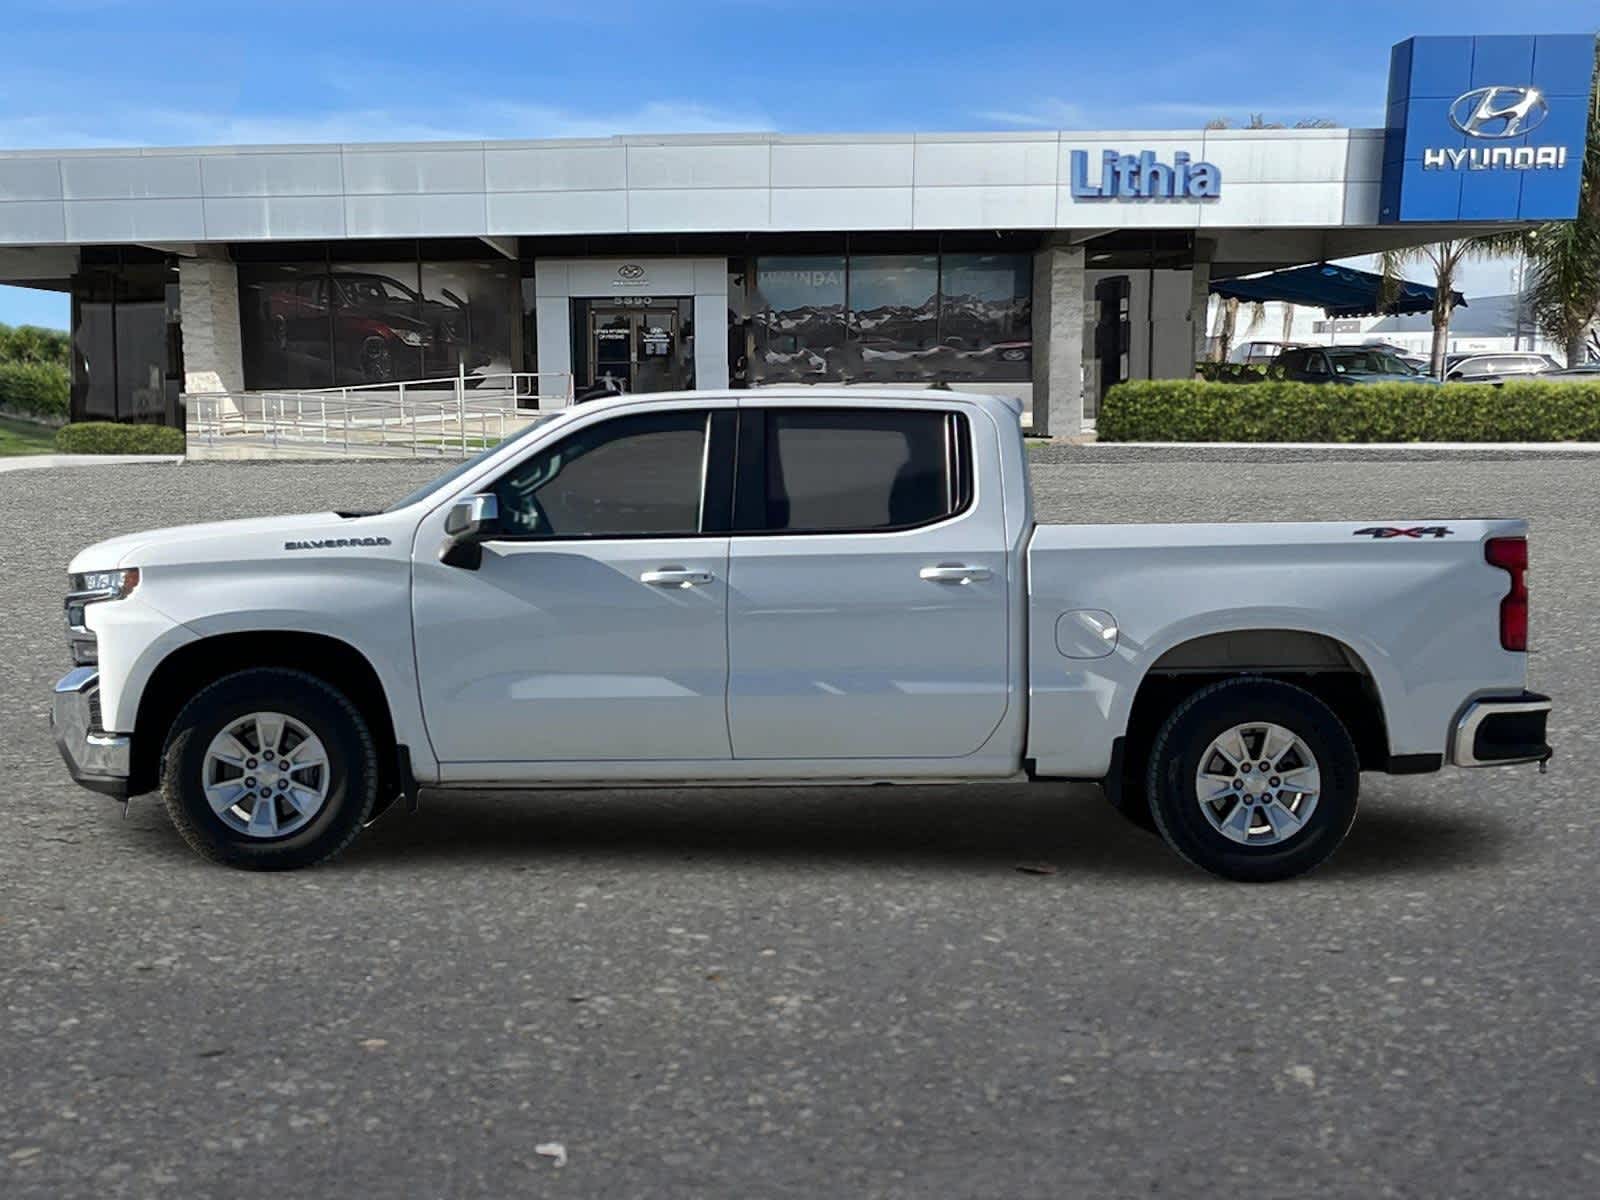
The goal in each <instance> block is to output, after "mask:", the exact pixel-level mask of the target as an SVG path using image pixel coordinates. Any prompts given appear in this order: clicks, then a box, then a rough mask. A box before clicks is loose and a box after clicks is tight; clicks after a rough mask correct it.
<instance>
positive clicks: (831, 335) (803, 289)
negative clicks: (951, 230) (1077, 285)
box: [748, 252, 1033, 384]
mask: <svg viewBox="0 0 1600 1200" xmlns="http://www.w3.org/2000/svg"><path fill="white" fill-rule="evenodd" d="M1032 267H1033V264H1032V259H1031V257H1030V256H1029V255H1028V254H1014V253H992V254H991V253H957V252H945V253H938V254H934V253H893V254H890V253H881V254H880V253H872V254H866V253H860V254H858V253H851V254H847V255H798V256H787V257H761V258H758V259H756V267H755V288H754V293H753V303H752V309H753V312H752V315H751V326H752V330H753V336H752V338H751V349H752V355H751V362H750V366H749V372H748V375H749V378H750V381H751V382H754V383H775V382H824V381H841V382H855V381H861V382H880V383H892V382H915V383H935V382H948V383H952V384H959V383H961V382H1008V381H1017V382H1022V381H1027V380H1028V379H1031V378H1032V357H1033V356H1032V312H1031V308H1032V305H1031V295H1032V287H1033V270H1032Z"/></svg>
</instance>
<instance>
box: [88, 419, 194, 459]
mask: <svg viewBox="0 0 1600 1200" xmlns="http://www.w3.org/2000/svg"><path fill="white" fill-rule="evenodd" d="M56 449H57V450H60V451H61V452H62V453H63V454H182V453H183V449H184V442H183V430H181V429H173V428H171V427H170V426H167V425H119V424H118V423H117V422H115V421H79V422H77V423H76V424H73V425H63V426H62V427H61V428H60V429H58V430H56Z"/></svg>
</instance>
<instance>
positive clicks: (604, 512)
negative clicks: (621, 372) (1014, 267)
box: [493, 410, 709, 538]
mask: <svg viewBox="0 0 1600 1200" xmlns="http://www.w3.org/2000/svg"><path fill="white" fill-rule="evenodd" d="M708 420H709V417H708V414H707V413H706V412H704V411H694V410H690V411H678V412H663V413H640V414H637V415H635V416H627V417H613V418H612V419H610V420H607V421H599V422H596V423H595V424H592V425H587V426H585V427H584V428H582V429H580V430H578V431H577V432H575V433H572V434H569V435H568V436H567V437H564V438H562V439H561V441H559V442H558V443H556V444H555V445H554V446H551V447H549V448H548V449H544V450H540V451H539V452H537V453H536V454H534V455H532V456H531V457H530V458H528V459H526V460H525V461H523V462H521V463H519V464H518V465H517V466H516V467H514V468H512V469H511V470H510V471H508V472H507V473H506V474H505V475H502V476H501V477H500V479H499V480H498V481H497V482H496V483H495V485H494V488H493V491H494V494H495V497H496V498H497V499H498V500H499V503H500V526H501V529H502V530H503V531H504V532H505V533H506V535H507V536H509V537H523V538H597V537H642V536H655V537H671V536H675V535H676V536H686V535H692V534H696V533H698V532H699V531H700V515H701V505H700V497H701V492H702V482H703V481H702V476H703V474H704V470H705V458H706V437H707V425H708Z"/></svg>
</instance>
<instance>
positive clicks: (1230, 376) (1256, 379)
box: [1194, 362, 1267, 383]
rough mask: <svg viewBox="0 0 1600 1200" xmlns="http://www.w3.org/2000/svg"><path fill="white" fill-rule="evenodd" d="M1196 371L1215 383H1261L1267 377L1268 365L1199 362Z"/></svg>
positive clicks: (1201, 376)
mask: <svg viewBox="0 0 1600 1200" xmlns="http://www.w3.org/2000/svg"><path fill="white" fill-rule="evenodd" d="M1194 369H1195V372H1196V374H1198V375H1199V376H1200V378H1201V379H1206V380H1210V381H1212V382H1214V383H1260V382H1261V381H1262V380H1263V379H1265V378H1266V377H1267V364H1266V363H1232V362H1197V363H1195V365H1194Z"/></svg>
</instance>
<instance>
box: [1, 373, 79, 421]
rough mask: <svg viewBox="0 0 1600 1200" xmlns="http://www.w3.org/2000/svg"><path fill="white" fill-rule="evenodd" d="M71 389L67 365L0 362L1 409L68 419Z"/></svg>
mask: <svg viewBox="0 0 1600 1200" xmlns="http://www.w3.org/2000/svg"><path fill="white" fill-rule="evenodd" d="M71 390H72V387H71V383H70V381H69V380H68V378H67V371H66V368H65V367H58V366H55V365H53V364H48V363H17V362H0V412H9V413H18V414H20V415H22V416H26V417H44V418H46V419H54V420H58V421H65V420H66V419H67V397H68V394H69V393H70V392H71Z"/></svg>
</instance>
